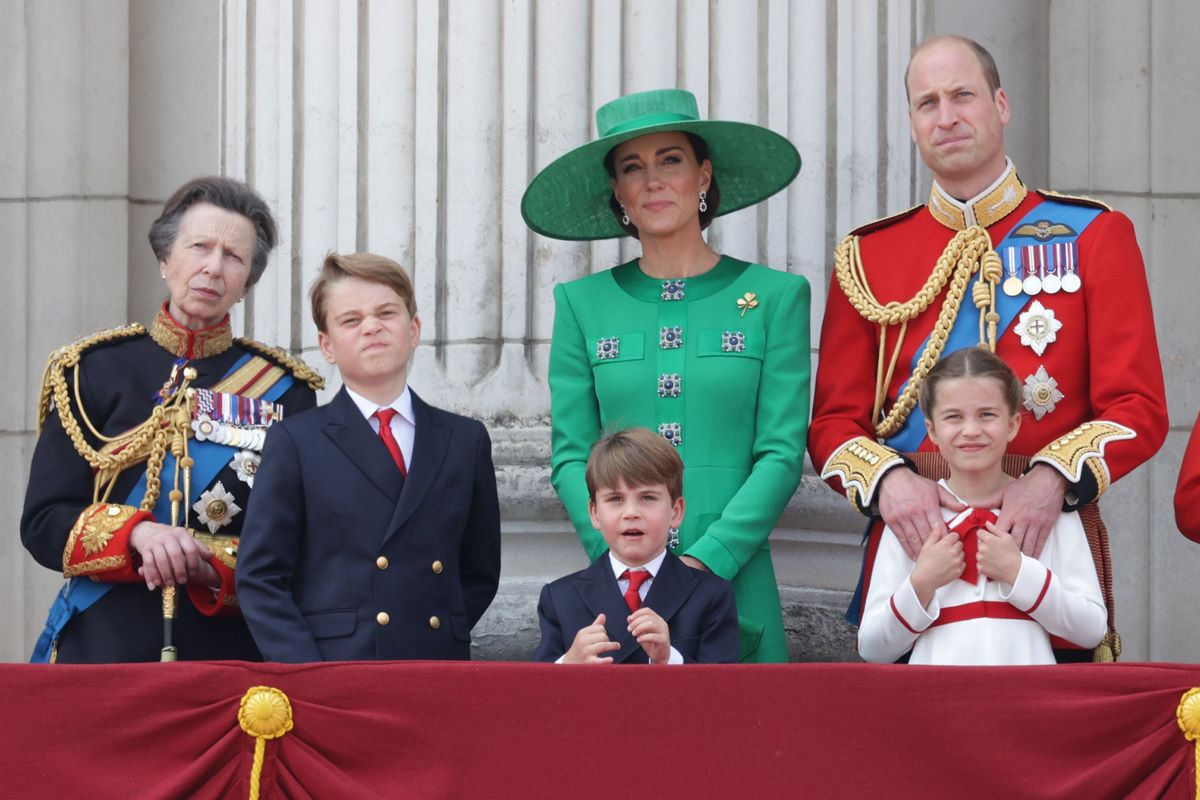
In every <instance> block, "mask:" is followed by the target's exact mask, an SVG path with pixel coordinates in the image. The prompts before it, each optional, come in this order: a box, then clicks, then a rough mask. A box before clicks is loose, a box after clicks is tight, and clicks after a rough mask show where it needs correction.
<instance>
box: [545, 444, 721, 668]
mask: <svg viewBox="0 0 1200 800" xmlns="http://www.w3.org/2000/svg"><path fill="white" fill-rule="evenodd" d="M585 475H586V480H587V487H588V493H589V500H588V511H589V512H590V514H591V517H592V524H593V525H594V526H596V528H598V529H599V530H600V532H601V533H602V534H603V535H604V541H605V542H606V543H607V544H608V548H609V549H608V552H607V553H605V554H604V555H602V556H600V557H599V558H597V559H596V560H595V561H594V562H592V565H591V566H590V567H588V568H587V569H585V570H582V571H580V572H576V573H573V574H571V575H568V576H566V577H565V578H559V579H558V580H556V581H554V582H553V583H551V584H549V585H547V586H546V587H545V588H543V589H542V596H541V599H540V600H539V601H538V622H539V624H540V625H541V629H542V641H541V643H540V644H539V645H538V647H537V650H536V651H535V652H534V655H533V658H534V660H535V661H556V662H557V663H562V664H612V663H614V662H615V663H619V664H645V663H651V664H683V663H688V662H699V663H718V664H719V663H735V662H737V660H738V652H739V650H738V648H739V645H738V621H737V608H736V607H735V605H734V599H733V586H732V584H730V583H729V581H727V580H725V579H723V578H720V577H718V576H716V575H713V574H712V573H709V572H704V571H701V570H697V569H693V568H691V567H689V566H688V565H686V564H684V563H683V562H682V561H680V560H679V558H678V557H677V556H676V555H675V554H674V553H670V552H668V551H667V538H668V536H669V533H670V530H671V529H672V528H677V527H679V523H680V522H681V521H682V520H683V507H684V503H683V462H682V461H681V460H680V458H679V454H678V453H676V452H675V448H674V446H673V445H671V444H670V443H668V442H667V441H666V440H665V439H663V438H662V437H660V436H655V435H654V434H653V433H651V432H650V431H648V430H646V429H645V428H631V429H629V430H624V431H619V432H617V433H614V434H611V435H609V436H606V437H604V438H603V439H601V440H600V441H598V442H597V443H596V444H595V445H594V446H593V447H592V452H591V455H590V457H589V458H588V463H587V472H586V473H585Z"/></svg>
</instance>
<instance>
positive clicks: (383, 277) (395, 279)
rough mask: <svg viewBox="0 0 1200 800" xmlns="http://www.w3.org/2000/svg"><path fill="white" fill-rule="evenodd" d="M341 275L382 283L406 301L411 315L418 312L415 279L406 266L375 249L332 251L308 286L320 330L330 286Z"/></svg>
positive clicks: (315, 318)
mask: <svg viewBox="0 0 1200 800" xmlns="http://www.w3.org/2000/svg"><path fill="white" fill-rule="evenodd" d="M342 278H360V279H362V280H364V281H369V282H371V283H379V284H383V285H384V286H386V287H388V288H389V289H391V290H392V291H394V292H395V293H396V294H398V295H400V299H401V300H403V301H404V307H405V308H406V309H408V316H409V318H413V317H416V316H417V300H416V297H415V296H414V294H413V285H412V280H411V279H409V277H408V273H407V272H405V271H404V267H402V266H400V265H399V264H397V263H396V262H395V261H392V260H391V259H390V258H387V257H386V256H379V255H375V254H374V253H350V254H349V255H340V254H338V253H330V254H329V255H327V256H325V261H324V263H322V264H321V274H320V275H318V276H317V279H316V280H315V281H313V285H312V287H311V288H310V289H309V290H308V294H309V298H310V299H311V300H312V317H313V322H314V323H316V326H317V330H319V331H325V303H326V301H327V299H328V297H329V287H330V286H332V285H333V284H334V283H337V282H338V281H340V280H341V279H342Z"/></svg>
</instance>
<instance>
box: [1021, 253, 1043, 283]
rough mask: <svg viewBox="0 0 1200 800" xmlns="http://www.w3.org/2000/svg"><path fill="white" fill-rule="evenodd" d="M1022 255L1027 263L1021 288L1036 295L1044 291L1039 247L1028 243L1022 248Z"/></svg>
mask: <svg viewBox="0 0 1200 800" xmlns="http://www.w3.org/2000/svg"><path fill="white" fill-rule="evenodd" d="M1021 255H1022V257H1023V261H1024V263H1025V280H1024V281H1022V282H1021V288H1022V289H1023V290H1024V291H1025V294H1028V295H1035V294H1037V293H1038V292H1040V291H1042V279H1041V278H1039V277H1038V257H1037V247H1036V246H1034V245H1027V246H1025V247H1024V248H1022V251H1021Z"/></svg>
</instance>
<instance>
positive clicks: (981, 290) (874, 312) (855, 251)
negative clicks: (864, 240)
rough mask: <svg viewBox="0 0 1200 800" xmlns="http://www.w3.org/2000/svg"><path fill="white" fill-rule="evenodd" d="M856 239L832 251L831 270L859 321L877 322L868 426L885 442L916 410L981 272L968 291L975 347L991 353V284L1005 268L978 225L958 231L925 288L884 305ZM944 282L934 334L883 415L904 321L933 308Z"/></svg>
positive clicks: (994, 316)
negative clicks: (975, 317)
mask: <svg viewBox="0 0 1200 800" xmlns="http://www.w3.org/2000/svg"><path fill="white" fill-rule="evenodd" d="M858 241H859V237H858V236H855V235H853V234H852V235H850V236H847V237H846V238H845V239H843V240H842V242H841V244H839V245H838V247H837V250H836V251H835V252H834V268H835V272H836V275H837V280H838V284H839V285H840V286H841V287H842V291H843V292H844V293H845V295H846V299H848V300H849V301H850V305H852V306H853V307H854V309H855V310H856V311H858V313H859V314H861V315H862V316H863V318H865V319H867V320H868V321H870V322H875V323H878V324H879V358H878V362H877V364H876V369H875V407H874V410H873V411H872V414H871V422H872V424H874V425H875V435H876V436H877V437H879V438H880V439H886V438H887V437H889V436H892V435H893V434H895V433H896V432H897V431H899V430H900V428H901V427H903V425H904V422H905V421H906V420H907V419H908V415H909V414H911V413H912V410H913V408H915V407H916V404H917V395H918V393H919V392H920V389H921V384H922V383H924V381H925V376H926V375H928V374H929V370H931V369H933V366H934V365H935V364H936V363H937V362H938V359H939V358H941V355H942V349H943V348H944V347H945V346H946V339H947V338H948V337H949V335H950V328H951V327H952V326H953V325H954V320H955V319H956V318H957V317H958V310H959V307H960V306H961V305H962V301H963V295H964V294H966V290H967V284H968V283H969V282H970V280H971V277H972V276H973V275H974V274H975V273H976V272H982V279H981V280H980V281H979V282H978V283H977V284H976V285H975V288H974V289H973V290H972V294H971V300H972V302H973V303H974V304H975V307H976V308H978V309H979V344H980V346H981V347H982V346H987V347H988V348H989V349H991V351H992V352H995V351H996V326H997V324H998V323H999V321H1000V315H999V314H998V313H996V286H997V284H999V283H1000V279H1001V278H1002V277H1003V276H1004V265H1003V263H1002V262H1001V261H1000V256H999V255H997V254H996V251H995V250H994V249H993V248H992V240H991V237H990V236H988V232H987V231H986V230H985V229H983V228H981V227H980V226H978V225H973V226H971V227H970V228H967V229H966V230H962V231H959V232H958V233H957V234H955V236H954V238H953V239H951V240H950V243H949V244H947V245H946V249H945V250H944V251H943V252H942V255H941V256H939V257H938V260H937V264H936V266H935V267H934V269H933V272H932V273H930V275H929V278H928V279H927V280H926V281H925V285H924V286H922V287H921V289H920V291H918V292H917V294H916V295H915V296H914V297H913V298H912V299H911V300H909V301H908V302H905V303H899V302H895V301H893V302H890V303H887V304H884V303H880V302H879V301H878V300H877V299H876V298H875V295H874V294H873V293H872V292H871V287H870V285H869V284H868V282H867V274H866V270H865V269H864V268H863V264H862V253H861V252H860V250H859V244H858ZM947 283H949V286H950V288H949V291H948V292H947V293H946V299H945V301H943V303H942V308H941V311H940V312H939V313H938V318H937V321H936V322H935V323H934V326H933V332H932V333H931V334H930V336H929V343H928V344H927V345H926V346H925V349H924V351H923V352H922V353H921V357H920V359H919V360H918V361H917V367H916V369H915V370H913V374H912V377H911V379H910V380H909V381H908V385H907V386H906V387H905V389H904V392H903V393H902V394H901V395H900V397H898V398H897V399H896V403H895V405H893V406H892V408H891V410H890V411H889V412H888V413H887V415H886V416H883V404H884V401H885V400H886V399H887V391H888V386H890V385H891V382H892V376H893V374H894V373H895V370H896V362H897V361H898V360H899V358H900V349H901V347H902V346H903V344H904V335H905V333H906V332H907V331H908V323H909V321H910V320H913V319H915V318H916V317H917V316H919V315H920V314H922V313H923V312H924V311H925V310H926V309H927V308H929V307H930V306H931V305H932V304H933V301H934V300H936V299H937V296H938V295H939V294H941V292H942V289H943V288H945V287H946V285H947ZM892 325H899V326H900V331H899V335H898V336H897V338H896V343H895V345H894V347H893V350H892V355H891V360H890V363H889V364H888V366H887V369H886V371H885V370H884V352H885V351H886V348H887V329H888V327H889V326H892Z"/></svg>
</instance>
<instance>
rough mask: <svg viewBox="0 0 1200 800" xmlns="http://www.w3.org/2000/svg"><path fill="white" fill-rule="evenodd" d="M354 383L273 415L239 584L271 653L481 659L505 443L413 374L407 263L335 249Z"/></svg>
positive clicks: (330, 352) (347, 367) (318, 313)
mask: <svg viewBox="0 0 1200 800" xmlns="http://www.w3.org/2000/svg"><path fill="white" fill-rule="evenodd" d="M311 297H312V313H313V321H314V322H315V323H316V325H317V328H318V331H319V333H318V341H319V343H320V347H321V353H322V354H323V355H324V356H325V358H326V359H327V360H328V361H329V362H330V363H331V364H335V365H337V367H338V370H339V371H340V372H341V376H342V380H343V382H344V384H345V385H344V386H343V387H342V389H341V391H339V392H338V393H337V395H336V396H335V397H334V398H333V400H332V401H330V403H329V404H328V405H326V406H322V407H320V408H316V409H313V410H312V411H309V412H307V413H305V414H299V415H296V416H295V417H291V418H288V419H285V420H283V421H282V422H280V423H277V424H275V425H272V426H271V429H270V432H269V434H268V436H267V441H266V446H265V447H264V449H263V458H262V466H261V467H260V469H259V471H258V474H257V476H256V477H255V484H256V487H255V493H254V500H253V502H251V503H250V508H249V509H248V511H247V512H246V522H245V525H244V527H243V531H242V541H241V552H240V554H239V563H238V596H239V599H240V603H241V607H242V613H243V614H244V615H245V617H246V622H247V623H249V625H250V631H251V633H253V634H254V639H255V642H256V643H257V644H258V647H259V649H260V650H261V651H262V654H263V657H264V658H265V659H266V660H268V661H291V662H298V661H322V660H326V661H333V660H365V659H463V660H465V659H469V658H470V644H471V628H472V627H473V626H474V625H475V623H476V622H478V621H479V618H480V617H481V616H482V615H483V612H484V610H485V609H487V607H488V604H489V603H491V601H492V598H493V597H494V596H495V594H496V587H497V585H498V584H499V580H500V511H499V503H498V501H497V497H496V476H495V472H494V471H493V468H492V445H491V440H490V439H489V438H488V434H487V430H486V429H485V428H484V427H483V425H482V424H480V423H479V422H478V421H476V420H473V419H467V418H466V417H460V416H458V415H456V414H451V413H449V412H446V411H442V410H440V409H437V408H434V407H433V406H430V405H428V404H427V403H425V402H424V401H422V400H421V398H419V397H418V396H417V395H416V393H415V392H413V391H412V390H411V389H410V388H409V387H408V367H409V363H410V361H411V359H412V355H413V353H414V351H415V350H416V348H417V344H418V342H419V341H420V336H421V321H420V319H419V318H418V317H417V307H416V302H415V300H414V299H413V287H412V283H411V282H410V281H409V278H408V276H407V275H406V274H405V272H404V270H403V269H402V268H401V267H400V265H399V264H397V263H396V262H394V261H392V260H390V259H387V258H383V257H382V256H377V255H372V254H370V253H355V254H353V255H336V254H331V255H330V256H328V257H327V258H326V259H325V263H324V264H323V266H322V268H321V275H320V277H319V278H318V279H317V281H316V282H315V283H314V284H313V287H312V290H311Z"/></svg>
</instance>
